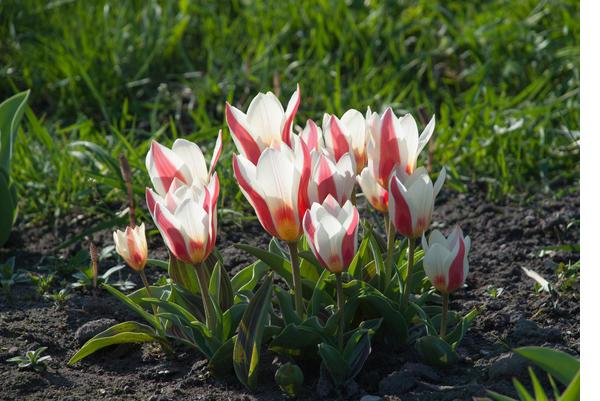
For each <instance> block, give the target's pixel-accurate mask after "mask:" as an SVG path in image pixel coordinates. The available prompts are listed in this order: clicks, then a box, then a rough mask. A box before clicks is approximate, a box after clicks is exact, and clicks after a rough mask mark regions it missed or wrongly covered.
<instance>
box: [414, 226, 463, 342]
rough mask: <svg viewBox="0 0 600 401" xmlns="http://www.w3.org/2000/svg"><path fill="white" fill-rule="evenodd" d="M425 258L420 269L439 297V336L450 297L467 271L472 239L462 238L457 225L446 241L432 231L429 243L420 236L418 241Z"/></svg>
mask: <svg viewBox="0 0 600 401" xmlns="http://www.w3.org/2000/svg"><path fill="white" fill-rule="evenodd" d="M421 244H422V246H423V251H424V252H425V256H424V258H423V269H424V270H425V274H427V277H428V278H429V280H430V281H431V283H432V284H433V286H434V287H435V288H436V289H437V290H438V291H439V292H440V293H441V294H442V299H443V305H442V306H443V307H442V324H441V329H440V335H441V336H444V335H445V333H446V322H447V314H448V297H449V294H450V293H452V292H454V291H455V290H457V289H458V288H461V287H462V286H463V284H464V283H465V279H466V277H467V274H468V272H469V261H468V259H467V256H468V254H469V250H470V249H471V238H469V237H468V236H467V237H464V236H463V232H462V230H461V228H460V227H459V226H456V227H455V228H454V230H453V231H452V233H450V235H449V236H448V238H446V237H444V235H443V234H442V233H441V232H440V231H438V230H433V232H432V233H431V234H430V236H429V242H428V241H427V239H426V238H425V236H424V235H423V238H422V240H421Z"/></svg>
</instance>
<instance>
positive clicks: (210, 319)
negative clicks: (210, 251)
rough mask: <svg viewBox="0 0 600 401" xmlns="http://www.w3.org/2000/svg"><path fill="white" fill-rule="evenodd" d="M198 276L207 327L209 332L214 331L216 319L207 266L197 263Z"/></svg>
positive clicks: (195, 265)
mask: <svg viewBox="0 0 600 401" xmlns="http://www.w3.org/2000/svg"><path fill="white" fill-rule="evenodd" d="M194 267H195V268H196V275H197V276H198V284H200V295H201V296H202V304H203V305H204V314H205V315H206V325H207V326H208V329H209V330H211V331H212V330H214V327H215V326H214V324H215V318H214V315H213V308H212V305H211V300H210V292H209V290H208V277H207V275H206V268H207V267H206V264H205V263H204V262H202V263H196V264H194Z"/></svg>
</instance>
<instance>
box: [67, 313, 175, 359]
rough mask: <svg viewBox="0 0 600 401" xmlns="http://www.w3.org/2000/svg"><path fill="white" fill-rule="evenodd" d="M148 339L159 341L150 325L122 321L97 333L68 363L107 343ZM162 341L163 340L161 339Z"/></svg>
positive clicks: (139, 341)
mask: <svg viewBox="0 0 600 401" xmlns="http://www.w3.org/2000/svg"><path fill="white" fill-rule="evenodd" d="M150 341H161V340H160V337H158V336H157V335H156V334H155V331H154V330H153V329H152V327H149V326H146V325H145V324H141V323H138V322H124V323H119V324H116V325H114V326H112V327H110V328H109V329H107V330H104V331H103V332H102V333H100V334H97V335H96V336H94V337H93V338H92V339H90V340H89V341H88V342H86V343H85V344H84V345H83V347H81V349H80V350H79V351H77V353H76V354H75V355H73V357H72V358H71V359H70V360H69V362H68V364H69V365H74V364H75V363H77V362H78V361H80V360H82V359H83V358H85V357H86V356H88V355H90V354H93V353H94V352H96V351H98V350H99V349H101V348H104V347H108V346H109V345H115V344H125V343H143V342H150ZM163 342H164V341H163Z"/></svg>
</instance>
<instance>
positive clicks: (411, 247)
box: [402, 238, 415, 309]
mask: <svg viewBox="0 0 600 401" xmlns="http://www.w3.org/2000/svg"><path fill="white" fill-rule="evenodd" d="M414 262H415V239H414V238H409V239H408V266H407V269H406V280H405V281H404V291H403V292H402V308H403V309H404V308H406V306H407V305H408V294H410V290H411V288H410V281H411V276H412V271H413V265H414Z"/></svg>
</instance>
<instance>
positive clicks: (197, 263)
mask: <svg viewBox="0 0 600 401" xmlns="http://www.w3.org/2000/svg"><path fill="white" fill-rule="evenodd" d="M218 197H219V177H218V176H217V174H216V173H214V174H213V176H212V178H211V180H210V181H209V183H208V185H207V186H195V185H191V186H188V185H185V184H184V183H183V182H181V181H180V180H179V179H178V178H175V179H174V180H173V181H172V183H171V186H170V188H169V191H168V192H167V193H166V194H165V197H164V198H163V197H160V196H159V195H157V194H156V193H154V192H153V191H152V190H151V189H150V188H146V202H147V203H148V209H149V210H150V211H151V213H150V214H151V215H152V218H153V219H154V223H155V224H156V226H157V227H158V230H159V231H160V234H161V235H162V237H163V240H164V241H165V244H166V245H167V247H168V248H169V251H170V252H171V254H172V255H173V256H174V257H176V258H177V259H179V260H181V261H183V262H185V263H189V264H192V265H193V266H194V268H195V269H196V274H197V277H198V283H199V284H200V294H201V296H202V303H203V305H204V312H205V314H206V322H207V324H208V328H209V329H210V330H212V329H213V328H214V327H215V324H216V317H215V316H214V311H213V308H212V306H211V301H210V294H209V291H208V280H209V278H208V276H207V272H206V267H205V266H204V261H205V260H206V258H207V257H208V256H209V255H210V253H211V252H212V251H213V249H214V248H215V244H216V241H217V198H218Z"/></svg>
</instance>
